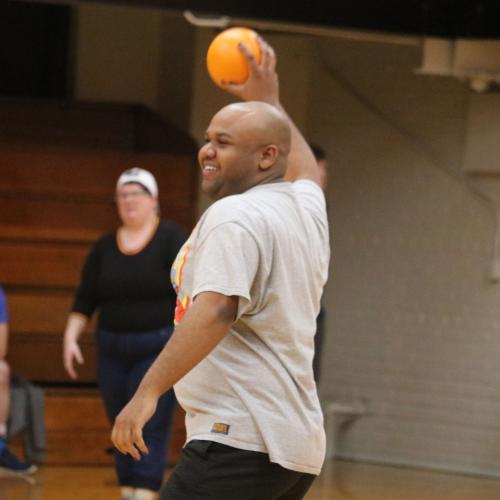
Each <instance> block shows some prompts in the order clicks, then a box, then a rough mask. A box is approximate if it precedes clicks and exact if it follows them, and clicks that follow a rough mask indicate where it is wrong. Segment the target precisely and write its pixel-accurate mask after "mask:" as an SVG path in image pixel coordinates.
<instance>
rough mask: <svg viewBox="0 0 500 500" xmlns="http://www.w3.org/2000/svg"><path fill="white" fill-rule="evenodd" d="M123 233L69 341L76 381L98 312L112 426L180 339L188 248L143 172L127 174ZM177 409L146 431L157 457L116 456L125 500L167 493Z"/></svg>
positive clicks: (89, 276) (163, 407)
mask: <svg viewBox="0 0 500 500" xmlns="http://www.w3.org/2000/svg"><path fill="white" fill-rule="evenodd" d="M116 203H117V207H118V214H119V216H120V219H121V222H122V225H121V226H120V227H119V228H118V229H117V230H116V231H113V232H111V233H108V234H106V235H104V236H103V237H102V238H101V239H100V240H99V241H98V242H97V243H96V244H95V245H94V247H93V248H92V250H91V252H90V254H89V256H88V257H87V260H86V262H85V266H84V268H83V271H82V279H81V283H80V287H79V289H78V291H77V293H76V297H75V302H74V305H73V308H72V312H71V313H70V315H69V318H68V322H67V326H66V330H65V333H64V346H63V362H64V367H65V369H66V371H67V372H68V374H69V376H70V377H71V378H72V379H76V378H77V373H76V371H75V361H76V362H78V363H83V357H82V353H81V350H80V347H79V345H78V338H79V336H80V334H81V333H82V331H83V329H84V327H85V325H86V324H87V322H88V320H89V318H90V317H91V316H92V314H93V312H94V311H95V310H96V309H97V310H98V311H99V316H98V322H97V341H96V343H97V378H98V382H99V387H100V389H101V393H102V396H103V399H104V404H105V407H106V411H107V413H108V416H109V419H110V421H111V422H113V421H114V419H115V417H116V415H117V414H118V413H119V412H120V411H121V409H122V408H123V407H124V406H125V405H126V403H127V402H128V401H129V399H130V398H131V397H132V395H133V394H134V392H135V390H136V389H137V386H138V385H139V382H140V381H141V379H142V377H143V375H144V374H145V373H146V371H147V370H148V368H149V366H150V365H151V364H152V362H153V361H154V359H155V358H156V356H157V355H158V354H159V352H160V351H161V350H162V348H163V346H164V345H165V342H166V341H167V340H168V338H169V337H170V334H171V332H172V324H173V316H174V309H175V301H176V297H175V294H174V292H173V289H172V287H171V285H170V277H169V274H170V268H171V266H172V263H173V260H174V259H175V256H176V255H177V252H178V250H179V248H180V247H181V245H182V244H183V242H184V240H185V234H184V232H183V231H182V230H181V229H180V228H179V227H178V226H176V225H174V224H172V223H170V222H167V221H164V220H160V219H159V217H158V187H157V184H156V180H155V178H154V177H153V175H152V174H151V173H150V172H148V171H147V170H144V169H141V168H132V169H129V170H126V171H125V172H123V174H122V175H121V176H120V177H119V179H118V182H117V185H116ZM174 406H175V396H174V394H173V391H170V392H169V393H167V394H166V395H165V396H163V397H162V398H161V399H160V402H159V404H158V408H157V411H156V414H155V416H154V417H153V418H152V419H151V420H150V421H149V423H148V424H147V426H146V428H145V433H144V437H145V441H146V443H147V445H148V448H149V450H150V453H149V455H147V456H145V457H143V459H142V460H141V461H138V462H137V461H135V460H134V459H132V458H131V457H130V456H126V455H122V454H120V453H116V454H115V466H116V472H117V475H118V481H119V484H120V486H121V493H122V498H123V499H129V500H132V499H134V500H137V499H153V498H155V496H156V492H157V491H158V490H159V488H160V486H161V481H162V478H163V473H164V469H165V466H166V459H167V448H168V434H169V430H170V423H171V420H172V416H173V410H174Z"/></svg>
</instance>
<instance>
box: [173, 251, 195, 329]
mask: <svg viewBox="0 0 500 500" xmlns="http://www.w3.org/2000/svg"><path fill="white" fill-rule="evenodd" d="M188 252H189V244H188V243H186V244H185V245H184V246H183V247H182V248H181V250H180V251H179V253H178V254H177V257H176V259H175V261H174V264H173V266H172V270H171V273H170V279H171V281H172V286H173V287H174V290H175V293H176V294H177V300H176V305H175V313H174V325H178V324H179V323H180V322H181V321H182V318H183V317H184V314H186V312H187V310H188V309H189V306H190V305H191V297H189V296H188V295H185V294H184V293H183V292H182V290H181V284H182V272H183V270H184V265H185V264H186V259H187V255H188Z"/></svg>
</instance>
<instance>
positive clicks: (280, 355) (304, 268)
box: [112, 40, 329, 500]
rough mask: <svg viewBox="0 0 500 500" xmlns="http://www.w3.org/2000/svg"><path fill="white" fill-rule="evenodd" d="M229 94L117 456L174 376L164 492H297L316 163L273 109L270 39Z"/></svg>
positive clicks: (315, 249) (321, 215)
mask: <svg viewBox="0 0 500 500" xmlns="http://www.w3.org/2000/svg"><path fill="white" fill-rule="evenodd" d="M260 44H261V49H262V53H263V57H262V58H261V62H260V63H259V64H257V63H256V62H255V61H253V60H252V58H251V56H250V54H249V53H248V51H247V50H246V48H245V47H242V48H241V50H242V52H243V54H244V55H245V57H247V58H248V61H249V63H250V67H251V72H250V78H249V80H248V81H247V83H246V84H245V85H244V86H235V85H231V84H230V83H228V84H227V85H226V89H227V90H228V91H229V92H232V93H233V94H235V95H237V96H238V97H240V98H242V99H244V100H245V101H246V102H241V103H237V104H231V105H229V106H226V107H224V108H223V109H222V110H220V111H219V112H218V113H217V114H216V115H215V116H214V117H213V119H212V121H211V122H210V124H209V126H208V129H207V131H206V142H205V145H204V146H203V147H202V148H201V149H200V152H199V155H198V159H199V164H200V168H201V175H202V188H203V190H204V192H206V193H207V194H208V195H209V196H211V197H212V198H213V199H214V200H216V201H215V203H214V204H213V205H212V206H211V207H210V208H209V209H208V210H207V211H206V212H205V213H204V214H203V216H202V217H201V219H200V221H199V222H198V224H197V225H196V227H195V229H194V230H193V232H192V234H191V236H190V237H189V239H188V241H187V242H186V244H185V245H184V247H183V248H182V249H181V251H180V252H179V254H178V256H177V259H176V261H175V263H174V266H173V268H172V281H173V285H174V288H175V289H176V291H177V294H178V295H177V309H176V315H175V322H176V327H175V331H174V333H173V335H172V337H171V339H170V340H169V342H168V344H167V345H166V347H165V348H164V350H163V351H162V353H161V354H160V355H159V357H158V359H157V361H156V362H155V363H154V364H153V366H152V367H151V368H150V370H149V371H148V373H147V374H146V376H145V377H144V379H143V381H142V383H141V384H140V387H139V389H138V390H137V393H136V394H135V395H134V397H133V399H132V400H131V401H130V402H129V404H128V405H127V406H126V407H125V408H124V410H123V411H122V413H121V414H120V415H119V416H118V417H117V419H116V421H115V425H114V428H113V431H112V440H113V442H114V444H115V446H116V447H117V448H118V449H119V450H120V451H121V452H122V453H129V454H130V455H132V456H133V457H135V458H136V459H138V460H139V459H140V456H141V453H147V449H146V447H145V445H144V442H143V439H142V427H143V426H144V424H145V422H146V421H147V420H148V419H149V418H150V417H151V415H152V414H153V412H154V408H155V406H156V401H157V400H158V398H159V397H160V395H161V394H163V393H164V392H165V391H166V390H168V389H169V388H170V387H172V386H174V388H175V392H176V395H177V398H178V400H179V402H180V404H181V405H182V407H183V408H184V409H185V410H186V430H187V444H186V445H185V447H184V449H183V453H182V458H181V460H180V462H179V463H178V464H177V466H176V467H175V469H174V470H173V472H172V474H171V476H170V478H169V480H168V481H167V483H166V485H165V486H164V487H163V489H162V491H161V494H160V498H161V499H163V500H180V499H184V500H195V499H198V498H200V499H201V498H211V499H214V500H225V499H231V500H235V499H238V500H266V499H273V500H274V499H282V500H285V499H288V500H292V499H300V498H303V497H304V495H305V493H306V492H307V490H308V489H309V487H310V486H311V484H312V482H313V480H314V478H315V476H316V475H317V474H319V472H320V470H321V466H322V463H323V460H324V454H325V436H324V430H323V418H322V413H321V410H320V405H319V401H318V396H317V391H316V386H315V383H314V378H313V370H312V359H313V353H314V333H315V329H316V316H317V315H318V312H319V308H320V298H321V294H322V289H323V286H324V283H325V281H326V278H327V268H328V261H329V247H328V222H327V217H326V210H325V199H324V196H323V191H322V189H321V188H320V187H319V185H318V182H319V180H320V173H319V169H318V167H317V163H316V161H315V159H314V156H313V155H312V153H311V150H310V149H309V147H308V145H307V143H306V142H305V140H304V138H303V137H302V135H301V134H300V133H299V131H298V130H297V128H296V127H295V126H294V125H293V123H292V122H291V121H290V119H289V118H288V117H287V116H286V114H285V113H284V111H283V110H282V108H281V105H280V103H279V99H278V80H277V75H276V72H275V56H274V53H273V51H272V49H271V48H270V47H269V46H268V45H267V44H266V43H265V42H264V41H262V40H261V41H260Z"/></svg>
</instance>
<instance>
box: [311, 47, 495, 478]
mask: <svg viewBox="0 0 500 500" xmlns="http://www.w3.org/2000/svg"><path fill="white" fill-rule="evenodd" d="M311 50H312V51H313V53H314V54H316V56H315V60H316V64H315V69H314V71H315V77H314V81H315V85H314V92H313V93H312V94H311V99H310V101H309V102H310V107H309V109H308V111H309V119H308V128H309V130H310V133H311V134H312V135H313V136H314V137H315V138H317V140H318V141H319V142H322V143H323V144H325V145H326V147H327V149H328V153H329V156H330V160H331V177H330V184H329V187H328V199H329V203H330V215H331V228H332V240H333V262H332V269H331V279H330V282H329V284H328V289H327V303H328V312H327V314H328V316H327V325H328V326H327V328H328V339H327V341H326V346H325V349H324V352H323V366H324V371H323V379H322V383H321V395H322V399H323V401H324V402H325V403H326V402H328V401H332V400H341V401H351V400H362V401H365V402H366V405H367V410H368V412H367V414H366V415H365V416H363V417H361V418H359V419H358V420H356V421H355V422H354V423H353V424H352V425H349V426H347V427H346V428H345V429H344V431H343V432H342V433H341V434H340V439H339V441H338V443H337V449H338V452H339V454H340V456H342V457H346V458H353V459H363V460H370V461H376V462H387V463H398V464H408V465H418V466H425V467H436V468H439V469H447V470H456V471H466V472H472V473H481V474H491V475H495V476H499V475H500V452H499V451H498V449H499V446H498V444H499V442H500V402H499V394H500V370H499V369H498V366H499V360H500V307H499V306H500V285H499V284H494V283H493V282H491V281H490V280H489V270H490V265H491V258H492V244H493V238H494V231H495V219H494V214H493V210H492V207H491V206H490V205H489V204H488V203H487V202H485V201H484V200H482V199H481V198H480V197H478V196H477V195H476V194H474V192H473V191H471V189H470V188H469V186H468V185H467V181H466V180H464V179H463V178H461V174H460V169H461V166H462V158H463V138H464V133H465V126H466V120H467V102H468V99H469V97H470V91H469V90H468V88H467V87H466V85H465V84H462V83H460V82H458V81H456V80H454V79H451V78H438V77H428V76H422V75H417V74H415V73H414V69H415V68H417V67H418V66H419V63H420V50H419V49H418V47H411V46H392V45H383V44H366V43H360V42H347V41H339V40H337V41H334V40H317V41H315V42H314V43H313V47H312V49H311Z"/></svg>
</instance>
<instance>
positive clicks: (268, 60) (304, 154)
mask: <svg viewBox="0 0 500 500" xmlns="http://www.w3.org/2000/svg"><path fill="white" fill-rule="evenodd" d="M259 45H260V49H261V54H262V56H261V58H260V62H259V63H257V61H256V60H255V58H254V57H253V55H252V54H251V52H250V51H249V50H248V49H247V47H246V46H245V45H243V44H241V45H240V50H241V52H242V53H243V55H244V56H245V58H246V59H247V61H248V65H249V70H250V71H249V77H248V80H247V81H246V82H245V83H244V84H242V85H234V84H231V83H229V82H228V83H226V84H225V85H223V88H224V90H226V91H227V92H229V93H231V94H233V95H235V96H237V97H239V98H240V99H242V100H244V101H263V102H267V103H268V104H271V105H273V106H275V107H277V108H278V109H280V110H281V111H282V112H283V113H284V114H285V116H286V117H287V118H288V121H289V123H290V127H291V130H292V144H291V150H290V154H289V156H288V168H287V172H286V176H285V177H286V179H287V180H289V181H295V180H297V179H310V180H312V181H314V182H316V183H318V184H320V170H319V167H318V165H317V163H316V160H315V158H314V155H313V153H312V151H311V149H310V148H309V145H308V143H307V141H306V140H305V139H304V137H303V136H302V134H301V133H300V131H299V129H298V128H297V126H296V125H295V124H294V123H293V120H292V119H291V118H290V116H289V115H288V113H287V112H286V111H285V109H284V108H283V106H282V105H281V102H280V99H279V81H278V74H277V73H276V54H275V53H274V50H273V48H272V47H271V46H270V45H269V44H268V43H267V42H265V41H264V40H263V39H262V38H260V37H259Z"/></svg>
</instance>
